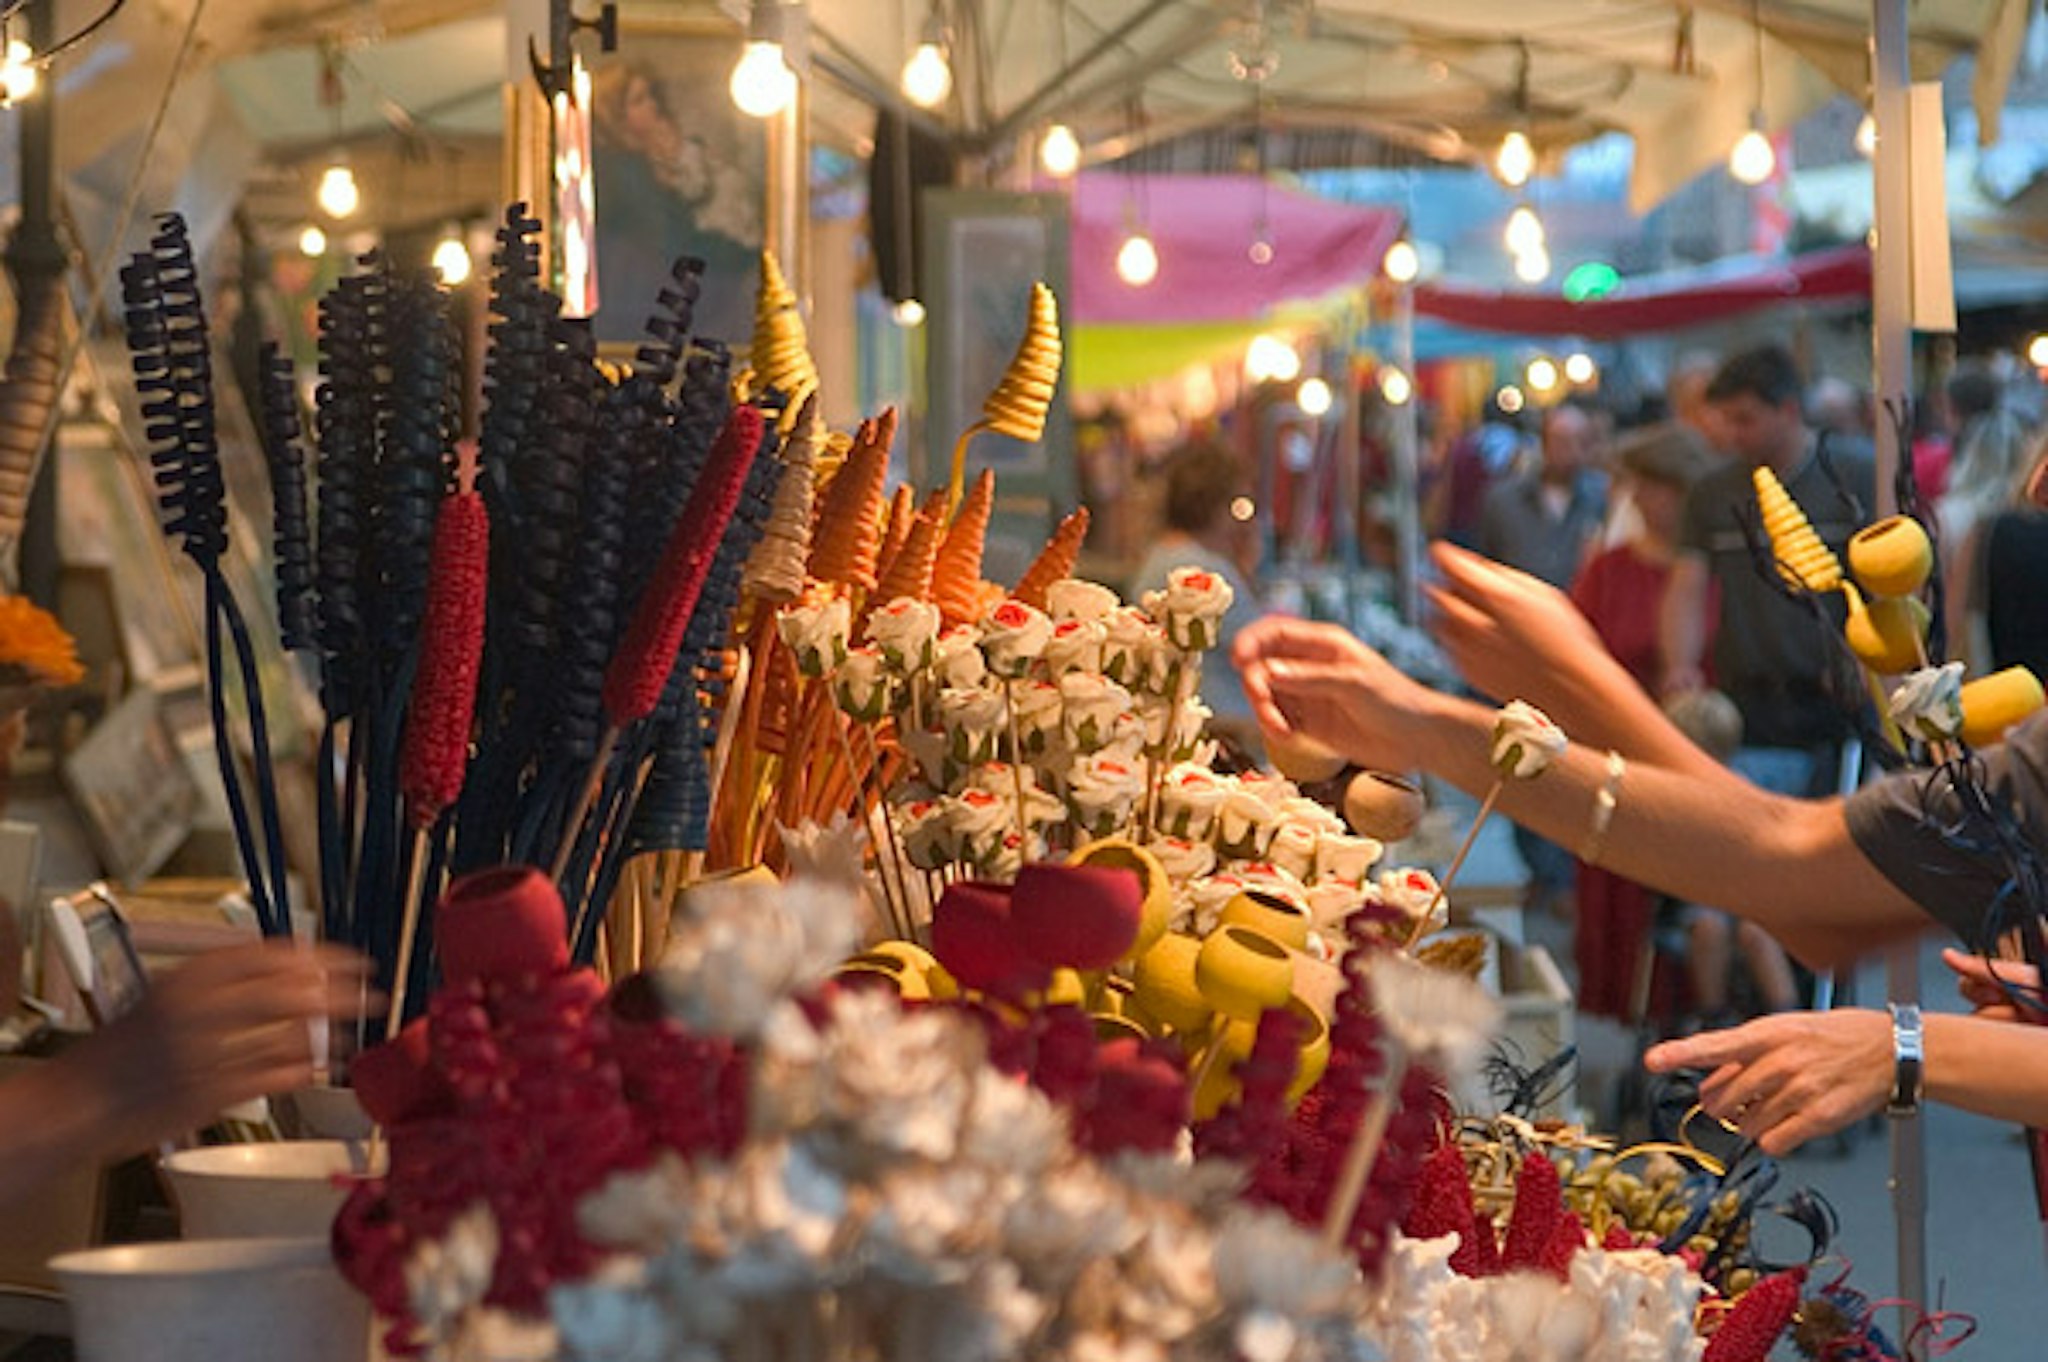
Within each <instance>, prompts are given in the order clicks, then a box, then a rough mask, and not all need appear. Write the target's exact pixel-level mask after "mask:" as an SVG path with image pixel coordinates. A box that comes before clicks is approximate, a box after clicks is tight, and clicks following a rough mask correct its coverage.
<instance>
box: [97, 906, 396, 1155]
mask: <svg viewBox="0 0 2048 1362" xmlns="http://www.w3.org/2000/svg"><path fill="white" fill-rule="evenodd" d="M365 973H366V965H365V962H364V961H363V960H362V958H361V957H360V956H357V955H355V954H353V953H351V952H348V951H344V950H340V949H337V948H334V947H325V946H323V947H318V948H313V949H307V948H305V947H299V946H292V945H288V944H285V943H281V942H279V943H272V942H265V943H261V944H250V945H246V946H232V947H228V948H225V949H222V950H217V951H209V952H207V953H206V954H204V955H200V956H196V957H194V958H193V959H192V960H190V961H188V962H186V963H185V964H184V965H181V966H179V967H178V968H177V969H175V970H172V971H170V972H169V973H167V974H165V975H163V976H162V977H161V978H159V979H155V980H152V981H151V986H150V989H149V992H148V993H146V994H145V995H144V997H143V1001H142V1003H141V1005H140V1006H138V1007H137V1008H136V1009H135V1010H134V1011H133V1012H131V1013H129V1014H128V1015H127V1016H125V1017H123V1018H121V1019H120V1020H119V1021H117V1022H115V1023H114V1024H113V1025H112V1026H110V1027H108V1028H107V1029H106V1030H104V1031H101V1032H99V1033H97V1034H95V1035H94V1036H93V1037H92V1038H91V1039H89V1040H87V1041H86V1042H85V1043H84V1044H83V1045H81V1046H80V1047H79V1048H78V1050H77V1051H76V1052H75V1053H74V1055H72V1056H69V1057H67V1058H68V1059H71V1060H75V1062H76V1063H77V1064H78V1065H79V1066H80V1073H79V1076H80V1080H81V1082H82V1083H85V1084H89V1085H90V1086H91V1090H92V1096H93V1098H94V1100H95V1101H96V1102H97V1103H99V1104H101V1106H102V1110H103V1111H104V1112H105V1113H106V1119H107V1120H108V1122H109V1124H110V1127H111V1128H110V1129H109V1130H108V1131H107V1135H108V1144H109V1145H110V1146H113V1147H127V1148H141V1147H143V1146H146V1145H148V1144H151V1143H153V1142H155V1141H157V1140H161V1139H166V1138H169V1137H171V1136H175V1135H179V1134H182V1133H184V1132H186V1131H189V1130H193V1129H196V1128H197V1127H199V1126H202V1125H205V1124H206V1123H207V1122H209V1121H211V1120H213V1119H214V1117H215V1116H217V1115H218V1114H219V1113H220V1112H221V1110H222V1109H223V1108H226V1107H230V1106H233V1105H234V1104H235V1103H237V1102H245V1101H247V1100H249V1099H250V1098H252V1097H262V1096H265V1095H268V1094H270V1093H278V1092H287V1091H290V1090H291V1089H293V1088H298V1087H303V1086H305V1084H307V1083H308V1082H310V1081H311V1080H312V1077H313V1041H312V1031H311V1024H312V1023H314V1022H316V1021H320V1020H323V1019H325V1018H328V1017H339V1016H353V1015H356V1013H357V1012H358V1010H359V1009H360V1008H362V1007H363V1006H364V1005H365V1003H366V1002H368V1001H371V1000H369V999H367V998H366V997H365V994H364V987H363V985H364V979H365Z"/></svg>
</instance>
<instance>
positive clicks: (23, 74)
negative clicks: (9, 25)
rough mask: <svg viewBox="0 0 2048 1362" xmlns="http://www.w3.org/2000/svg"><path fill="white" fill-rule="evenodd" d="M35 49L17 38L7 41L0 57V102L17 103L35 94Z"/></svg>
mask: <svg viewBox="0 0 2048 1362" xmlns="http://www.w3.org/2000/svg"><path fill="white" fill-rule="evenodd" d="M35 58H36V54H35V49H33V48H31V47H30V46H29V45H28V44H27V43H25V42H23V41H22V40H21V39H19V38H14V37H10V38H8V39H7V50H6V53H5V55H4V56H0V101H4V102H5V103H8V104H15V103H19V102H20V101H21V100H24V99H27V98H28V97H29V96H30V95H32V94H34V93H35V92H36V65H35Z"/></svg>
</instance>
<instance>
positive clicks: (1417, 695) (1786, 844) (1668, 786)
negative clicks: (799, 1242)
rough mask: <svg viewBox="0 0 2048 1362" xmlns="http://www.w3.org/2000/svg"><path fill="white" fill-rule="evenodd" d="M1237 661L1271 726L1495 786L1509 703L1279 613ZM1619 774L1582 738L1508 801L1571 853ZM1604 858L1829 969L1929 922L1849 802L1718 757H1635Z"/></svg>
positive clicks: (1252, 632) (1385, 764) (1456, 779)
mask: <svg viewBox="0 0 2048 1362" xmlns="http://www.w3.org/2000/svg"><path fill="white" fill-rule="evenodd" d="M1235 657H1236V660H1237V662H1238V664H1239V667H1240V669H1241V670H1242V672H1243V674H1244V679H1245V691H1246V694H1247V695H1249V696H1250V697H1251V701H1252V704H1253V707H1254V708H1255V709H1256V710H1257V711H1258V715H1259V721H1260V722H1261V723H1262V724H1264V725H1265V726H1266V727H1268V728H1271V729H1274V730H1276V731H1279V732H1283V733H1285V732H1302V733H1306V734H1307V735H1308V736H1310V737H1312V738H1314V739H1316V740H1317V741H1319V742H1322V743H1324V744H1325V745H1327V746H1329V747H1333V748H1335V749H1336V750H1337V751H1339V752H1342V753H1343V754H1344V755H1346V756H1347V757H1350V758H1351V759H1353V760H1355V761H1358V762H1361V763H1363V764H1365V765H1368V766H1376V767H1380V768H1382V769H1387V770H1405V769H1410V768H1414V767H1421V768H1423V769H1425V770H1429V771H1432V772H1434V773H1436V774H1437V775H1439V776H1441V777H1442V778H1444V779H1446V780H1448V781H1450V782H1451V783H1452V784H1454V785H1456V786H1458V787H1459V788H1461V789H1464V790H1466V791H1469V792H1471V793H1473V794H1475V795H1483V794H1484V793H1485V792H1486V791H1487V790H1489V789H1491V788H1492V786H1493V783H1494V778H1495V772H1494V769H1493V766H1492V764H1491V761H1490V747H1491V739H1492V728H1493V718H1494V715H1493V711H1491V710H1489V709H1485V708H1483V707H1481V706H1479V705H1475V704H1472V703H1471V702H1469V701H1464V700H1459V699H1456V698H1454V697H1451V696H1446V695H1440V694H1438V693H1436V692H1434V691H1430V690H1427V689H1425V688H1424V687H1422V686H1419V685H1417V684H1416V683H1415V682H1413V681H1411V680H1410V679H1408V678H1407V677H1405V676H1402V675H1401V674H1400V673H1399V672H1398V671H1396V670H1395V669H1394V668H1393V667H1391V666H1390V665H1388V663H1387V662H1386V661H1385V659H1383V658H1381V657H1380V656H1379V655H1378V654H1377V653H1375V652H1373V651H1372V650H1371V649H1369V648H1367V647H1366V646H1365V645H1364V644H1361V643H1359V642H1358V641H1357V640H1356V639H1354V638H1352V637H1351V636H1350V635H1349V634H1346V633H1344V632H1343V631H1342V630H1340V629H1336V628H1333V627H1330V626H1327V625H1313V624H1307V623H1304V622H1302V621H1298V620H1267V621H1261V622H1260V623H1259V624H1258V625H1256V626H1254V627H1252V628H1251V629H1247V630H1246V631H1245V632H1244V634H1243V635H1241V636H1240V637H1239V639H1238V643H1237V647H1236V650H1235ZM1606 778H1607V763H1606V759H1605V757H1604V755H1603V754H1602V753H1600V752H1599V751H1597V750H1595V749H1592V748H1589V747H1587V746H1585V745H1583V744H1579V743H1574V744H1572V746H1571V748H1570V749H1569V750H1568V751H1567V752H1566V754H1565V756H1564V758H1563V759H1562V760H1561V761H1559V762H1558V763H1557V764H1556V765H1555V766H1554V767H1552V768H1551V769H1550V770H1549V771H1548V772H1546V773H1545V774H1544V775H1542V776H1540V777H1538V778H1536V779H1534V780H1529V781H1514V782H1510V783H1509V785H1508V786H1507V788H1506V789H1505V790H1504V791H1503V793H1502V797H1501V803H1500V807H1501V809H1502V811H1503V812H1505V813H1506V814H1508V815H1509V816H1510V817H1512V818H1514V819H1515V820H1516V821H1517V822H1521V823H1524V824H1526V825H1527V826H1529V827H1531V828H1533V829H1534V830H1535V831H1537V832H1539V833H1541V834H1543V835H1544V836H1545V837H1548V838H1551V839H1552V840H1553V841H1556V842H1557V843H1559V844H1560V845H1562V846H1564V847H1566V848H1569V849H1578V848H1581V847H1583V846H1584V845H1585V843H1586V838H1587V833H1588V830H1589V829H1590V827H1591V826H1592V815H1593V807H1594V804H1595V800H1596V798H1597V795H1598V793H1599V791H1600V789H1601V786H1602V785H1603V784H1604V783H1605V781H1606ZM1620 795H1621V799H1620V804H1619V807H1618V808H1617V810H1616V811H1615V814H1614V818H1613V822H1612V825H1611V826H1610V828H1609V831H1608V835H1607V839H1606V843H1605V847H1604V849H1603V850H1602V853H1601V855H1600V864H1601V865H1603V866H1606V867H1608V868H1610V869H1612V870H1614V871H1615V872H1616V873H1618V874H1620V875H1624V876H1626V877H1628V878H1629V879H1633V880H1637V881H1640V882H1641V883H1644V884H1649V885H1653V886H1655V887H1657V888H1659V889H1662V890H1665V891H1666V892H1668V893H1672V894H1676V895H1678V896H1680V897H1682V898H1685V899H1688V900H1690V901H1692V902H1696V903H1705V904H1711V905H1714V906H1716V907H1721V908H1726V909H1727V910H1729V911H1730V912H1734V913H1739V914H1740V915H1742V916H1744V917H1747V918H1749V919H1750V920H1752V921H1754V922H1756V923H1758V924H1759V925H1761V926H1762V927H1764V928H1765V929H1766V930H1767V931H1769V932H1771V933H1772V935H1774V936H1776V937H1777V938H1778V939H1779V940H1780V941H1782V942H1784V944H1785V946H1786V947H1787V948H1788V949H1789V950H1791V951H1792V952H1794V953H1795V954H1797V955H1798V956H1800V958H1801V959H1803V960H1806V961H1807V962H1808V963H1810V964H1814V965H1830V964H1834V963H1838V962H1842V961H1846V960H1849V959H1853V958H1855V957H1856V956H1858V955H1860V954H1863V953H1865V952H1868V951H1871V950H1875V949H1877V948H1878V947H1880V946H1881V945H1883V944H1885V943H1886V942H1889V941H1894V940H1899V939H1903V938H1906V937H1909V936H1911V935H1913V934H1915V933H1917V932H1919V931H1922V930H1924V929H1925V928H1926V927H1927V926H1929V920H1928V918H1927V917H1926V915H1925V914H1923V913H1922V912H1921V911H1920V909H1919V908H1918V907H1917V906H1915V905H1914V903H1913V901H1912V900H1911V899H1909V898H1907V897H1906V896H1905V895H1904V894H1902V893H1900V892H1899V890H1898V889H1897V888H1895V887H1894V886H1893V885H1892V884H1891V882H1890V881H1889V880H1887V879H1885V878H1884V876H1883V875H1881V874H1880V873H1879V872H1878V871H1877V869H1876V868H1875V867H1874V866H1872V865H1871V864H1870V863H1869V862H1868V861H1867V860H1865V859H1864V857H1863V855H1862V853H1861V852H1859V851H1858V850H1857V849H1856V845H1855V843H1854V842H1853V841H1852V840H1851V839H1850V837H1849V831H1848V825H1847V823H1846V822H1845V821H1844V818H1843V813H1842V806H1841V803H1840V801H1837V800H1828V801H1811V800H1798V799H1787V798H1784V797H1782V796H1777V795H1771V794H1767V793H1765V792H1763V791H1761V790H1758V789H1757V788H1756V787H1754V786H1752V785H1750V784H1748V783H1747V782H1746V781H1743V780H1742V779H1741V778H1740V777H1738V776H1736V775H1734V774H1733V773H1731V772H1729V771H1727V770H1725V769H1724V768H1722V767H1720V766H1718V765H1713V764H1711V763H1709V764H1705V765H1702V766H1700V767H1699V768H1698V769H1693V768H1687V769H1685V770H1675V769H1669V768H1665V767H1661V766H1658V765H1656V764H1654V763H1648V762H1646V763H1640V764H1631V765H1630V766H1629V768H1628V772H1627V776H1626V778H1625V780H1624V782H1623V785H1622V789H1621V791H1620Z"/></svg>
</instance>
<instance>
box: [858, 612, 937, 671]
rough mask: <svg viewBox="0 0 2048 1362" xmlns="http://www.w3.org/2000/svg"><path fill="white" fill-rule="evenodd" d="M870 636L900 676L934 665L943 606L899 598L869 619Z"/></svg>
mask: <svg viewBox="0 0 2048 1362" xmlns="http://www.w3.org/2000/svg"><path fill="white" fill-rule="evenodd" d="M868 637H869V638H870V639H872V640H873V641H874V642H875V644H876V646H877V647H879V648H880V649H881V650H882V656H883V658H884V659H886V660H887V661H888V663H889V665H890V666H891V667H893V668H894V669H895V670H896V671H897V672H898V673H904V672H917V671H923V670H924V669H925V668H926V667H929V666H931V664H932V657H933V654H934V651H935V649H936V647H937V644H938V640H939V607H937V606H936V605H933V604H932V603H931V602H930V601H921V600H918V599H917V598H916V597H914V596H898V597H897V598H896V599H895V600H893V601H890V602H889V603H888V604H887V605H884V606H882V607H880V608H879V609H877V610H876V611H875V612H874V613H873V614H871V615H869V616H868Z"/></svg>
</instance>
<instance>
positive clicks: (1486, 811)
mask: <svg viewBox="0 0 2048 1362" xmlns="http://www.w3.org/2000/svg"><path fill="white" fill-rule="evenodd" d="M1507 784H1508V782H1507V778H1506V777H1505V776H1502V777H1500V778H1498V779H1496V780H1495V781H1494V782H1493V788H1492V789H1490V790H1488V791H1487V792H1486V798H1485V799H1483V800H1481V801H1480V804H1479V812H1478V813H1477V814H1475V815H1473V818H1472V826H1471V827H1470V828H1467V829H1466V830H1465V840H1464V841H1463V842H1462V843H1460V844H1459V846H1458V854H1457V855H1455V856H1453V857H1451V864H1450V866H1449V868H1447V869H1446V870H1445V871H1444V877H1443V878H1442V879H1441V880H1438V881H1437V885H1436V896H1435V897H1434V898H1432V899H1431V900H1430V901H1429V907H1428V908H1427V909H1425V910H1424V911H1423V914H1422V916H1421V917H1419V918H1417V919H1416V920H1415V925H1414V927H1412V928H1410V929H1409V932H1408V940H1407V941H1406V942H1405V943H1404V944H1405V946H1406V948H1407V949H1409V950H1413V949H1414V948H1415V943H1416V942H1418V941H1420V940H1422V938H1423V934H1424V933H1426V932H1428V931H1429V924H1430V923H1432V922H1434V921H1436V910H1437V909H1438V908H1440V907H1442V906H1443V905H1444V904H1445V903H1446V902H1447V901H1448V900H1449V899H1450V897H1451V882H1452V881H1453V880H1455V879H1457V878H1458V872H1459V871H1460V870H1461V869H1463V868H1464V865H1465V858H1466V857H1467V856H1469V855H1471V854H1472V844H1473V843H1474V842H1476V841H1478V840H1479V829H1480V828H1481V827H1483V826H1485V824H1486V819H1487V816H1488V815H1490V814H1491V813H1492V812H1493V806H1494V802H1495V801H1496V800H1498V799H1499V798H1500V792H1501V791H1502V790H1504V789H1506V788H1507Z"/></svg>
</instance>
